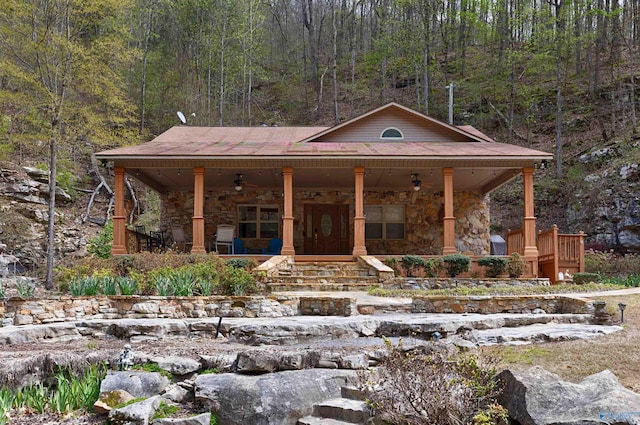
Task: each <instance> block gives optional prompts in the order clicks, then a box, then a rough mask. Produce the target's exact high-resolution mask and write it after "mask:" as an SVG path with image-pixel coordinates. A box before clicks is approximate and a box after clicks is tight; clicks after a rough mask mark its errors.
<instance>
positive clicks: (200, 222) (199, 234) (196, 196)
mask: <svg viewBox="0 0 640 425" xmlns="http://www.w3.org/2000/svg"><path fill="white" fill-rule="evenodd" d="M192 221H193V226H192V228H193V246H192V247H191V252H192V253H194V254H202V253H205V252H207V250H206V249H205V247H204V167H194V169H193V219H192Z"/></svg>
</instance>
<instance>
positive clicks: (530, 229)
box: [522, 167, 538, 274]
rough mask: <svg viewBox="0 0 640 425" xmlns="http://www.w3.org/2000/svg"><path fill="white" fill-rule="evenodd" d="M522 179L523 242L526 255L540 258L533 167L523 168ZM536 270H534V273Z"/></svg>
mask: <svg viewBox="0 0 640 425" xmlns="http://www.w3.org/2000/svg"><path fill="white" fill-rule="evenodd" d="M522 180H523V184H524V218H523V223H522V228H523V232H522V237H523V241H522V244H523V245H524V256H525V257H535V258H536V260H537V258H538V247H537V245H536V217H535V216H534V210H533V167H527V168H523V169H522ZM535 273H536V270H534V274H535Z"/></svg>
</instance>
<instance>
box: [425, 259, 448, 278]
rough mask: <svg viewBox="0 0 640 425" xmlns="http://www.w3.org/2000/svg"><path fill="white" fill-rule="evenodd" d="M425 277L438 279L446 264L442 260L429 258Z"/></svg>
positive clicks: (426, 262)
mask: <svg viewBox="0 0 640 425" xmlns="http://www.w3.org/2000/svg"><path fill="white" fill-rule="evenodd" d="M423 267H424V275H425V277H438V276H440V272H441V271H442V270H443V269H444V262H443V261H442V258H440V257H437V258H429V259H428V260H426V261H425V262H424V266H423Z"/></svg>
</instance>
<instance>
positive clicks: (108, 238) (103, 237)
mask: <svg viewBox="0 0 640 425" xmlns="http://www.w3.org/2000/svg"><path fill="white" fill-rule="evenodd" d="M112 242H113V222H112V221H111V220H109V221H108V222H107V224H105V226H104V227H103V228H102V230H101V231H100V233H99V234H98V236H96V237H95V238H93V239H91V240H90V241H89V244H88V245H87V251H88V252H89V253H90V254H93V255H95V256H97V257H100V258H109V257H111V245H112Z"/></svg>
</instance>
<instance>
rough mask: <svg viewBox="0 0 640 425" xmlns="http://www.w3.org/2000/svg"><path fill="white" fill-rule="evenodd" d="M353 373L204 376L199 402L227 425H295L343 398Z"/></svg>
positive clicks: (197, 393) (198, 385)
mask: <svg viewBox="0 0 640 425" xmlns="http://www.w3.org/2000/svg"><path fill="white" fill-rule="evenodd" d="M355 378H356V372H354V371H351V370H326V369H305V370H295V371H285V372H278V373H270V374H266V375H259V376H247V375H237V374H230V373H225V374H220V375H201V376H199V377H198V378H197V379H196V382H195V387H196V389H195V397H196V402H199V403H200V404H202V405H203V406H205V407H206V408H208V409H211V410H212V411H213V412H215V414H216V416H217V417H218V422H219V423H221V424H226V425H246V424H251V425H276V424H277V425H294V424H295V423H296V421H297V420H298V418H301V417H303V416H306V415H309V414H311V412H312V411H313V406H314V404H317V403H319V402H321V401H324V400H328V399H331V398H336V397H339V396H340V389H341V387H342V386H344V385H347V384H349V383H352V382H353V381H354V380H355Z"/></svg>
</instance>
